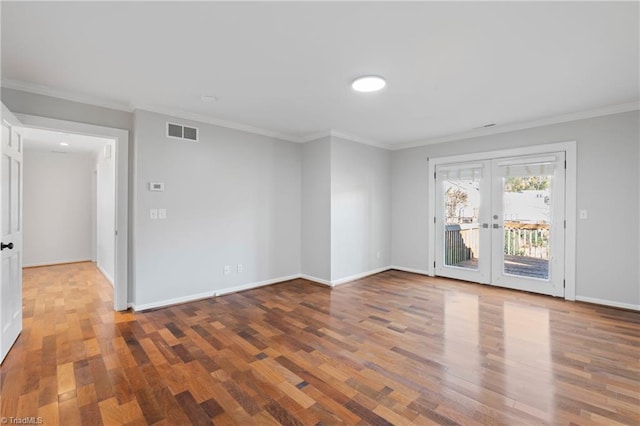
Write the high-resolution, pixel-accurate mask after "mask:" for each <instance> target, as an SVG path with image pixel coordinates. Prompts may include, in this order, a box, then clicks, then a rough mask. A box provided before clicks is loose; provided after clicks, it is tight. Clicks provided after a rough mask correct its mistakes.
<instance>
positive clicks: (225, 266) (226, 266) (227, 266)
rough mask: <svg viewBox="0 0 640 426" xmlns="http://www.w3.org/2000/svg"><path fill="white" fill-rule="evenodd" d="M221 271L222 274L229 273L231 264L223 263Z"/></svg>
mask: <svg viewBox="0 0 640 426" xmlns="http://www.w3.org/2000/svg"><path fill="white" fill-rule="evenodd" d="M222 273H223V274H224V275H230V274H231V265H224V270H223V271H222Z"/></svg>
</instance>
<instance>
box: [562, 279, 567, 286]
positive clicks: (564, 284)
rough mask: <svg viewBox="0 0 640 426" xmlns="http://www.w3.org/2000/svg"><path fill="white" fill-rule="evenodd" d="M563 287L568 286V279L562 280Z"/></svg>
mask: <svg viewBox="0 0 640 426" xmlns="http://www.w3.org/2000/svg"><path fill="white" fill-rule="evenodd" d="M562 288H567V281H566V280H562Z"/></svg>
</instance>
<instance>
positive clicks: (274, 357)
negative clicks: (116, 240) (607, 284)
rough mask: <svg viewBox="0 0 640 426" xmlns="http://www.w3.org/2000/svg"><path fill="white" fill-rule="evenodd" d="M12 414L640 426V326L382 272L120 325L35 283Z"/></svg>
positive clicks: (85, 418) (601, 313)
mask: <svg viewBox="0 0 640 426" xmlns="http://www.w3.org/2000/svg"><path fill="white" fill-rule="evenodd" d="M0 374H1V379H2V384H1V386H2V388H1V397H2V398H1V399H2V401H1V407H2V413H1V415H2V416H4V417H6V418H10V417H13V418H18V419H22V418H24V417H36V419H35V420H38V419H37V417H40V420H41V422H42V423H43V424H46V425H55V424H61V425H81V424H83V425H99V424H106V425H119V424H127V425H144V424H156V425H189V424H194V425H204V424H211V423H215V424H229V425H230V424H240V425H252V424H278V423H280V424H284V425H300V424H304V425H316V424H322V425H333V424H372V425H387V424H396V425H410V424H418V425H429V424H441V425H455V424H460V425H481V424H482V425H487V424H505V425H507V424H508V425H536V424H565V425H590V424H606V425H612V424H627V425H638V424H640V408H639V406H640V313H638V312H632V311H625V310H619V309H613V308H607V307H601V306H595V305H588V304H582V303H571V302H565V301H563V300H559V299H553V298H550V297H545V296H537V295H531V294H527V293H522V292H513V291H508V290H502V289H496V288H491V287H487V286H481V285H475V284H468V283H462V282H457V281H454V280H448V279H434V278H429V277H423V276H420V275H414V274H410V273H405V272H399V271H388V272H384V273H381V274H378V275H375V276H372V277H369V278H366V279H362V280H360V281H357V282H353V283H350V284H345V285H343V286H340V287H337V288H335V289H333V290H331V289H329V288H326V287H320V286H317V285H313V284H311V283H309V282H308V281H305V280H293V281H288V282H285V283H282V284H278V285H273V286H269V287H263V288H260V289H256V290H251V291H246V292H243V293H237V294H232V295H227V296H223V297H218V298H214V299H207V300H202V301H199V302H194V303H188V304H183V305H178V306H174V307H170V308H165V309H158V310H155V311H149V312H144V313H135V314H134V313H131V312H125V313H114V312H112V300H111V287H110V286H109V284H107V282H106V281H105V280H104V278H103V277H102V275H100V273H99V272H97V270H96V268H95V266H94V265H93V264H91V263H82V264H75V265H62V266H54V267H46V268H33V269H26V270H25V271H24V331H23V333H22V335H21V337H20V338H19V340H18V342H17V343H16V345H15V346H14V348H13V349H12V351H11V352H10V353H9V355H8V357H7V359H6V360H5V362H4V364H3V365H2V367H1V373H0Z"/></svg>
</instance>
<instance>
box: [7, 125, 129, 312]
mask: <svg viewBox="0 0 640 426" xmlns="http://www.w3.org/2000/svg"><path fill="white" fill-rule="evenodd" d="M16 116H17V117H18V119H19V120H20V122H21V123H22V124H23V126H24V127H30V128H36V129H45V130H53V131H61V132H65V133H76V134H80V135H88V136H98V137H103V138H110V139H114V140H115V141H116V143H115V152H114V153H113V155H114V157H115V162H116V164H115V167H116V170H115V174H116V182H115V188H116V199H115V205H116V207H115V208H116V215H115V224H114V234H115V235H114V238H115V246H116V249H115V275H114V277H113V279H114V283H113V284H114V287H113V305H114V310H116V311H123V310H126V309H127V308H128V304H129V300H128V292H129V285H128V281H129V271H128V266H129V262H128V259H129V255H128V242H129V226H128V222H129V221H128V216H129V207H128V206H129V202H128V199H129V196H128V187H129V182H128V179H129V132H128V131H126V130H122V129H116V128H111V127H103V126H96V125H93V124H86V123H78V122H74V121H66V120H58V119H54V118H48V117H39V116H35V115H29V114H16Z"/></svg>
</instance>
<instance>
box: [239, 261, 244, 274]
mask: <svg viewBox="0 0 640 426" xmlns="http://www.w3.org/2000/svg"><path fill="white" fill-rule="evenodd" d="M243 271H244V266H242V263H238V273H239V274H240V273H242V272H243Z"/></svg>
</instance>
